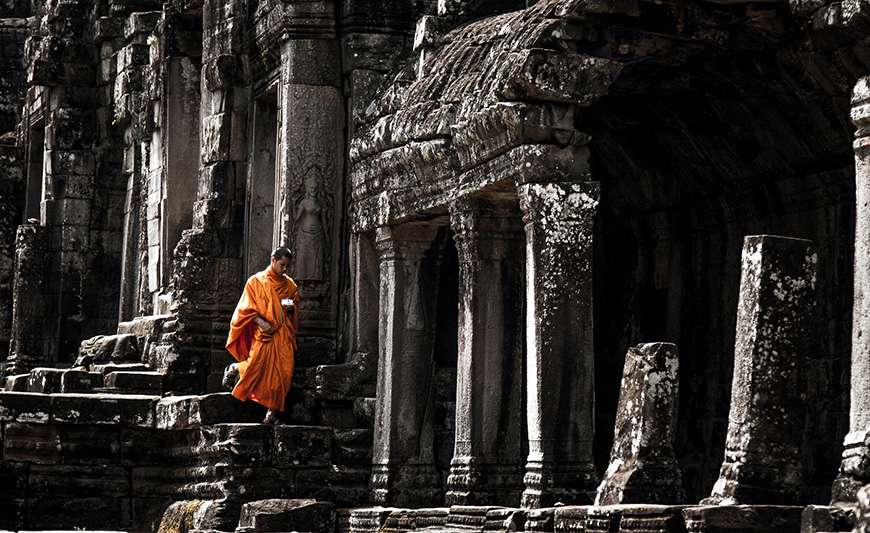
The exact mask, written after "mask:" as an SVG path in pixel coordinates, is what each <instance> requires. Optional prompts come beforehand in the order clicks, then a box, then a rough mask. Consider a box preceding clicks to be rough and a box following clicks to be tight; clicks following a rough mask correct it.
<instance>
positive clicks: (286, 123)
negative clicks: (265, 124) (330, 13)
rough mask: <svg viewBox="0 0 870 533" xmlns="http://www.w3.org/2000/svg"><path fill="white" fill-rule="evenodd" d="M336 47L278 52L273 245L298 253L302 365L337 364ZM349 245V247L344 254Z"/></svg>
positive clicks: (311, 44) (341, 103) (339, 110)
mask: <svg viewBox="0 0 870 533" xmlns="http://www.w3.org/2000/svg"><path fill="white" fill-rule="evenodd" d="M339 58H340V48H339V43H338V41H337V40H336V39H334V38H319V39H292V40H289V41H287V42H286V43H284V44H283V45H282V48H281V63H282V73H281V76H282V77H281V92H280V103H279V107H280V114H281V120H280V131H279V136H280V148H279V150H280V152H279V155H278V157H279V172H278V175H279V178H278V194H277V196H276V198H277V204H276V224H277V226H276V228H277V230H278V231H277V232H276V237H277V238H276V242H275V245H279V244H284V245H289V246H290V247H291V248H292V249H294V250H295V252H296V253H295V255H294V259H293V261H294V262H293V265H292V269H291V275H292V276H293V278H294V279H295V280H296V281H297V283H299V285H300V296H301V301H302V303H301V305H302V313H303V314H304V316H305V320H304V321H303V322H302V324H301V326H300V328H301V329H300V349H299V354H300V356H301V357H304V358H305V360H304V361H305V362H304V363H302V364H309V365H310V364H313V363H317V364H324V363H332V362H334V361H335V352H336V335H337V318H338V317H337V314H338V297H339V289H340V268H339V266H340V264H341V260H342V255H343V253H342V252H343V250H346V249H347V245H346V242H343V240H342V229H343V224H344V222H343V216H344V205H345V202H344V154H345V151H346V147H345V144H344V127H345V115H344V113H345V111H344V107H345V98H344V95H343V93H342V89H341V68H340V64H341V62H340V59H339ZM342 244H344V246H342Z"/></svg>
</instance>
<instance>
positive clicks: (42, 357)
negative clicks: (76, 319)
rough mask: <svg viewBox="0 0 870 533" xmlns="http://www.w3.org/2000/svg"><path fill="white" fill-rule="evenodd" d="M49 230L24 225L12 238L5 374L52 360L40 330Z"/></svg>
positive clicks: (27, 370)
mask: <svg viewBox="0 0 870 533" xmlns="http://www.w3.org/2000/svg"><path fill="white" fill-rule="evenodd" d="M47 249H48V229H47V228H46V227H45V226H38V225H35V224H26V225H24V226H19V227H18V232H17V235H16V237H15V268H14V272H15V273H14V281H13V286H12V291H13V295H14V296H13V299H12V332H11V339H10V345H9V357H8V359H7V360H6V375H7V376H11V375H14V374H23V373H26V372H30V370H31V369H32V368H34V367H37V366H46V365H49V364H51V363H54V361H49V360H47V359H46V357H47V355H48V354H47V353H46V350H45V346H44V344H45V342H47V340H48V339H45V338H44V336H43V333H42V327H41V325H42V324H43V320H45V314H46V313H45V296H44V293H45V282H46V264H45V260H46V251H47Z"/></svg>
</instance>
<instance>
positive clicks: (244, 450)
mask: <svg viewBox="0 0 870 533" xmlns="http://www.w3.org/2000/svg"><path fill="white" fill-rule="evenodd" d="M162 320H165V317H146V318H144V319H137V321H134V322H133V323H125V324H122V325H121V326H119V328H118V333H117V334H116V335H111V336H104V337H95V338H94V339H88V340H87V341H85V342H83V343H82V347H81V349H80V351H79V357H78V358H77V360H76V362H75V364H74V365H73V366H71V367H69V368H49V367H42V368H35V369H33V370H31V371H30V372H29V373H27V374H21V375H16V376H10V377H8V378H7V379H6V381H5V390H2V391H0V530H20V529H29V530H35V529H67V530H69V529H72V528H85V529H108V530H121V529H123V530H126V531H156V530H157V528H158V526H159V524H160V521H161V520H162V519H163V518H164V514H165V513H166V512H168V511H167V509H169V508H170V507H171V506H172V505H173V504H175V503H177V502H192V501H196V502H200V503H198V504H197V506H196V509H197V513H198V514H197V517H198V520H199V523H201V524H205V525H207V527H204V529H208V530H213V531H233V530H235V529H236V528H237V527H239V526H238V524H239V520H240V516H241V513H242V508H243V505H244V504H246V503H248V502H251V501H257V500H272V499H291V498H316V499H318V500H326V501H329V502H333V503H334V504H336V505H340V506H353V505H360V504H361V503H363V502H365V501H366V500H367V498H368V482H369V477H370V465H371V454H372V450H371V448H372V430H371V427H372V415H373V401H372V400H371V396H374V382H373V376H374V373H373V372H371V371H369V370H368V367H367V366H366V364H365V357H364V356H357V357H355V358H354V359H353V360H352V361H351V362H349V363H345V364H342V365H327V366H319V367H311V368H297V371H296V374H295V375H294V379H293V388H292V390H291V394H290V396H289V398H288V411H287V412H286V413H284V415H283V416H282V422H283V424H281V425H264V424H262V420H263V418H264V415H265V409H264V408H263V407H261V406H260V405H258V404H256V403H253V402H239V401H238V400H236V399H235V398H233V397H232V396H231V395H230V394H229V393H228V392H220V393H211V394H184V395H182V394H179V393H178V392H175V391H172V390H170V389H169V386H168V383H169V382H170V380H168V379H167V375H166V373H165V372H164V371H161V370H160V369H159V368H156V367H155V366H154V365H152V364H148V361H149V352H150V351H151V349H152V347H153V346H156V341H157V340H158V337H159V331H160V323H161V321H162ZM83 509H89V510H90V511H91V512H87V513H84V512H83V511H82V510H83Z"/></svg>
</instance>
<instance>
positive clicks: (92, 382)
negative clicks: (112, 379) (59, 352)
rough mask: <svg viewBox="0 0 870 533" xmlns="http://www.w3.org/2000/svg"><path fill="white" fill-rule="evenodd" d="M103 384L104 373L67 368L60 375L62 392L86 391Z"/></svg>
mask: <svg viewBox="0 0 870 533" xmlns="http://www.w3.org/2000/svg"><path fill="white" fill-rule="evenodd" d="M102 386H103V375H102V374H100V373H99V372H88V371H86V370H65V371H64V372H63V374H61V376H60V392H64V393H70V392H86V391H90V390H93V389H95V388H97V387H102Z"/></svg>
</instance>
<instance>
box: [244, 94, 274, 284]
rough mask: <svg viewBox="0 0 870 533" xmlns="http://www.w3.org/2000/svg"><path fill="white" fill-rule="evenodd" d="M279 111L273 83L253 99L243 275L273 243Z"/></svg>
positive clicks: (259, 264) (261, 262) (265, 258)
mask: <svg viewBox="0 0 870 533" xmlns="http://www.w3.org/2000/svg"><path fill="white" fill-rule="evenodd" d="M278 111H279V109H278V91H277V86H274V85H273V86H272V87H271V88H270V89H269V90H268V91H267V92H266V93H265V94H263V95H261V96H260V97H259V98H257V100H256V102H255V103H254V113H253V116H254V119H253V132H254V134H253V136H252V141H251V158H250V160H251V165H250V171H249V173H248V180H247V191H246V197H245V200H246V201H245V244H244V247H245V253H244V258H245V259H244V261H245V262H244V265H245V277H248V276H250V275H251V274H253V273H255V272H258V271H260V270H262V269H263V268H264V266H265V265H266V264H268V262H269V254H270V253H271V252H272V248H273V247H274V226H275V182H276V171H277V152H278V120H279V119H278V117H279V114H278Z"/></svg>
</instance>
